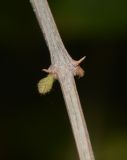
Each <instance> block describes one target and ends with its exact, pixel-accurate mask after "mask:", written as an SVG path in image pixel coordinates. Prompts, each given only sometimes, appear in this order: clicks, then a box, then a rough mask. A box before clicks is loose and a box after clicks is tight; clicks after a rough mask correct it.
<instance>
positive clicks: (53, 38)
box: [30, 0, 94, 160]
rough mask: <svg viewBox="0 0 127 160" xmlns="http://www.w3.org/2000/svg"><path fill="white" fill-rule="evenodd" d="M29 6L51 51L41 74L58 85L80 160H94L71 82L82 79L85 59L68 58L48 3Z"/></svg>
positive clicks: (33, 1) (36, 1) (41, 1)
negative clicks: (57, 82)
mask: <svg viewBox="0 0 127 160" xmlns="http://www.w3.org/2000/svg"><path fill="white" fill-rule="evenodd" d="M30 2H31V4H32V6H33V9H34V12H35V14H36V17H37V19H38V21H39V24H40V27H41V30H42V32H43V34H44V37H45V40H46V43H47V46H48V48H49V51H50V56H51V66H50V67H49V68H48V69H44V71H46V72H48V73H52V74H54V75H55V77H56V78H57V79H58V81H59V82H60V85H61V89H62V93H63V97H64V100H65V103H66V107H67V112H68V115H69V119H70V122H71V126H72V130H73V134H74V138H75V141H76V146H77V150H78V153H79V157H80V160H94V155H93V151H92V147H91V143H90V138H89V134H88V131H87V127H86V123H85V119H84V116H83V112H82V109H81V104H80V100H79V96H78V92H77V89H76V85H75V80H74V76H75V75H77V76H80V77H82V76H83V75H84V71H83V69H82V68H81V67H80V66H79V64H80V63H81V62H82V61H83V60H84V58H85V57H83V58H81V59H80V60H79V61H75V60H73V59H72V58H71V57H70V55H69V54H68V52H67V50H66V49H65V47H64V44H63V42H62V40H61V37H60V35H59V32H58V30H57V27H56V24H55V22H54V19H53V16H52V13H51V11H50V8H49V5H48V3H47V0H30Z"/></svg>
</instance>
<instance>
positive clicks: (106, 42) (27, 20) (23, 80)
mask: <svg viewBox="0 0 127 160" xmlns="http://www.w3.org/2000/svg"><path fill="white" fill-rule="evenodd" d="M49 3H50V7H51V9H52V12H53V15H54V17H55V21H56V23H57V26H58V28H59V31H60V34H61V36H62V39H63V41H64V43H65V46H66V48H67V50H68V51H69V53H70V55H71V56H72V57H73V58H74V59H79V58H81V57H82V56H84V55H85V56H87V58H86V60H85V61H84V62H83V63H82V67H83V68H84V69H85V71H86V75H85V77H83V78H82V79H79V80H78V79H77V78H76V82H77V88H78V91H79V95H80V99H81V103H82V107H83V111H84V113H85V118H86V122H87V126H88V129H89V133H90V137H91V142H92V145H93V149H94V153H95V157H96V160H125V159H127V127H126V125H127V118H126V116H127V108H126V107H127V84H126V83H127V63H126V61H127V9H126V7H127V1H126V0H121V1H118V0H104V1H102V0H78V1H76V0H54V1H51V0H50V1H49ZM49 65H50V57H49V52H48V49H47V46H46V44H45V41H44V39H43V36H42V33H41V30H40V28H39V25H38V23H37V20H36V18H35V15H34V13H33V10H32V8H31V5H30V3H29V1H28V0H21V1H17V0H12V1H1V2H0V159H1V160H12V159H13V160H17V159H18V160H22V159H27V160H48V159H52V160H53V159H54V160H59V159H60V160H77V159H78V155H77V151H76V147H75V143H74V139H73V136H72V132H71V127H70V123H69V119H68V116H67V112H66V108H65V104H64V101H63V97H62V94H61V90H60V86H59V83H58V82H56V83H55V85H54V87H53V89H52V91H51V92H50V94H48V95H46V96H40V95H39V94H38V91H37V82H38V81H39V80H40V79H41V78H42V77H44V76H46V74H45V73H42V72H41V69H42V68H47V67H48V66H49Z"/></svg>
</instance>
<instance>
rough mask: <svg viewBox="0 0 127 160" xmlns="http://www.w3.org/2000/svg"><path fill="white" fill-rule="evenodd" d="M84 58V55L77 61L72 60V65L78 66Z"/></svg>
mask: <svg viewBox="0 0 127 160" xmlns="http://www.w3.org/2000/svg"><path fill="white" fill-rule="evenodd" d="M85 58H86V56H84V57H82V58H81V59H80V60H78V61H75V60H74V61H73V65H74V66H75V67H76V66H78V65H79V64H80V63H81V62H82V61H84V59H85Z"/></svg>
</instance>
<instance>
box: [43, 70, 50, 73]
mask: <svg viewBox="0 0 127 160" xmlns="http://www.w3.org/2000/svg"><path fill="white" fill-rule="evenodd" d="M42 71H44V72H46V73H50V72H51V71H50V70H49V69H42Z"/></svg>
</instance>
